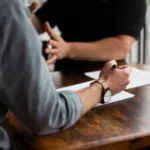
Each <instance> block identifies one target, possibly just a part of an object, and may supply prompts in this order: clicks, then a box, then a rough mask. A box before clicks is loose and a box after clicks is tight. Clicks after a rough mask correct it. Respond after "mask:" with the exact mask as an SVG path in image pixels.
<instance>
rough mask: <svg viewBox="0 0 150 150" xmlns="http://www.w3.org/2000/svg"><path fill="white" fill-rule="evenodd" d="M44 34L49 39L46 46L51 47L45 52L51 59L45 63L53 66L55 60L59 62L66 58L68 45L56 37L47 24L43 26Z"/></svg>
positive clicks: (59, 37)
mask: <svg viewBox="0 0 150 150" xmlns="http://www.w3.org/2000/svg"><path fill="white" fill-rule="evenodd" d="M44 27H45V30H46V32H47V33H48V34H49V36H50V37H51V40H50V41H48V44H49V45H51V46H52V48H51V49H48V48H47V49H46V50H45V52H46V53H47V54H51V55H52V56H51V58H50V59H49V60H48V61H47V63H48V64H49V65H50V64H54V63H55V62H56V60H61V59H63V58H67V56H68V53H69V51H70V49H71V46H70V44H69V43H67V42H65V41H64V40H63V38H62V37H61V36H59V35H57V34H56V33H55V32H54V30H53V29H52V28H51V27H50V25H49V23H48V22H45V24H44Z"/></svg>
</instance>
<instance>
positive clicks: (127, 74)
mask: <svg viewBox="0 0 150 150" xmlns="http://www.w3.org/2000/svg"><path fill="white" fill-rule="evenodd" d="M123 70H124V75H125V76H126V77H129V76H130V74H131V72H132V68H131V67H129V66H127V67H126V68H125V69H123Z"/></svg>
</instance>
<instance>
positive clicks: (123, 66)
mask: <svg viewBox="0 0 150 150" xmlns="http://www.w3.org/2000/svg"><path fill="white" fill-rule="evenodd" d="M127 67H128V65H122V66H118V69H125V68H127Z"/></svg>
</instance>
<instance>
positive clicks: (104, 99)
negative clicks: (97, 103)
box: [91, 79, 112, 104]
mask: <svg viewBox="0 0 150 150" xmlns="http://www.w3.org/2000/svg"><path fill="white" fill-rule="evenodd" d="M94 83H99V84H100V85H101V86H102V95H101V103H102V104H105V103H108V102H109V101H110V100H111V97H112V91H111V89H110V88H109V87H108V85H107V84H106V83H105V81H104V80H100V79H99V80H95V81H94V82H92V83H91V85H92V84H94Z"/></svg>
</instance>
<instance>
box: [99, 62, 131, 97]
mask: <svg viewBox="0 0 150 150" xmlns="http://www.w3.org/2000/svg"><path fill="white" fill-rule="evenodd" d="M114 64H116V61H114V60H112V61H110V62H108V63H106V64H105V65H104V67H103V69H102V71H101V74H100V77H99V79H100V80H103V81H104V82H105V83H106V84H107V85H108V87H109V88H110V89H111V90H112V93H113V94H116V93H119V92H121V91H122V90H124V89H125V88H126V86H127V85H128V84H129V83H130V80H129V76H130V74H131V71H132V69H131V67H129V66H119V67H117V68H116V69H112V66H113V65H114Z"/></svg>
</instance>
